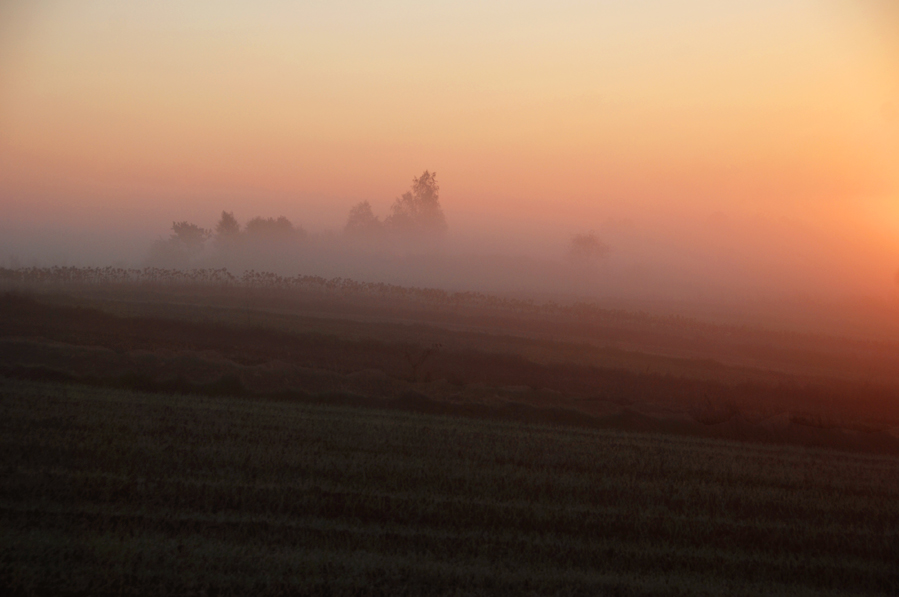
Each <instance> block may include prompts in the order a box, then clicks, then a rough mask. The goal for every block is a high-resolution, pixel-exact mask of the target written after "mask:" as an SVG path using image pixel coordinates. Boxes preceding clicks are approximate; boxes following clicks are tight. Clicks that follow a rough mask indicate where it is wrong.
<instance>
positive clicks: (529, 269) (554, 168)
mask: <svg viewBox="0 0 899 597" xmlns="http://www.w3.org/2000/svg"><path fill="white" fill-rule="evenodd" d="M0 22H2V25H0V265H2V266H4V267H29V266H49V265H78V266H106V265H115V266H124V267H142V266H145V265H151V264H156V265H165V266H170V267H201V268H202V267H228V268H229V269H232V270H235V273H239V272H240V270H242V269H245V268H254V269H266V270H271V271H274V272H277V273H282V274H291V275H293V274H297V273H303V274H309V275H319V276H325V277H349V278H353V279H356V280H360V281H381V282H389V283H394V284H400V285H412V286H433V287H438V288H444V289H447V290H479V291H486V292H492V293H501V294H502V293H506V294H516V295H528V296H534V297H539V298H543V299H546V300H574V299H575V298H578V299H580V298H589V299H590V300H594V301H599V302H601V303H603V304H607V305H610V306H615V307H622V308H630V309H647V310H653V311H665V312H678V313H686V314H690V315H691V316H697V317H706V318H715V317H726V318H730V319H736V320H738V321H740V320H747V321H764V322H768V323H770V324H772V325H786V326H803V327H811V328H815V327H816V326H818V327H821V328H822V329H823V328H825V327H826V328H828V329H835V328H838V327H839V326H843V325H849V323H847V322H851V321H864V322H867V323H864V326H867V327H865V329H868V330H874V331H877V330H881V331H883V330H886V329H889V330H893V329H894V327H892V326H895V325H899V324H897V323H896V322H897V321H899V316H897V309H899V194H897V189H899V33H897V32H899V12H897V10H896V5H895V3H892V2H886V1H880V0H865V1H863V2H853V3H849V2H844V1H843V0H807V1H806V0H803V1H800V0H787V1H780V2H774V1H773V0H772V1H768V0H765V1H761V2H749V1H738V2H731V3H727V5H722V4H721V3H716V2H710V1H707V0H683V1H681V2H661V1H655V0H645V1H641V2H636V3H635V2H610V3H603V5H602V6H593V5H591V4H589V3H581V2H564V3H561V4H559V3H548V2H536V1H535V2H527V3H515V4H514V5H513V4H510V3H506V2H501V1H495V2H486V3H477V4H475V3H471V4H469V3H445V2H435V3H428V4H427V5H426V6H425V5H421V6H420V5H418V4H417V3H410V2H401V1H393V2H385V3H379V4H378V5H377V6H374V5H370V4H368V3H362V2H355V1H347V2H342V3H330V4H325V3H322V4H318V3H304V4H303V5H302V6H288V5H287V4H285V3H280V2H274V1H267V2H261V3H254V4H250V3H241V2H228V3H219V2H196V3H192V4H191V5H190V6H187V5H184V4H183V3H177V2H170V1H161V2H158V3H153V4H152V5H149V4H143V3H122V2H110V1H106V0H92V1H90V2H71V1H66V0H55V1H54V0H46V1H36V2H20V1H11V2H6V3H3V4H2V6H0ZM423 22H426V23H430V24H431V25H430V26H429V27H426V28H422V27H421V26H420V24H421V23H423ZM425 171H428V172H435V171H436V172H437V173H438V181H439V185H440V191H439V202H440V206H441V210H442V213H443V214H444V216H445V224H446V226H445V229H444V230H442V231H440V233H439V234H421V235H419V236H418V237H417V238H408V235H406V236H407V237H406V238H399V236H403V235H396V234H381V235H380V236H379V235H375V237H374V238H360V237H359V235H353V234H348V233H347V231H346V226H347V219H348V216H349V214H350V212H351V210H353V209H354V208H355V207H357V206H359V205H360V204H364V203H367V204H368V206H369V209H370V212H371V214H373V215H374V216H375V217H377V218H379V219H380V220H381V221H386V220H387V219H388V218H389V217H390V216H391V214H392V209H393V206H394V205H395V202H396V201H397V199H398V198H400V199H401V198H402V196H403V194H404V193H406V192H409V191H410V189H411V185H412V182H413V177H419V176H421V174H422V172H425ZM223 212H227V213H231V214H233V216H234V218H235V220H236V223H237V225H238V228H239V230H243V231H245V230H246V226H247V225H248V223H250V222H252V221H254V220H255V219H257V218H260V219H261V220H259V221H262V222H263V223H264V222H268V221H269V219H271V220H272V221H273V222H275V223H276V222H277V221H278V219H279V218H284V219H285V220H286V221H287V222H289V225H290V227H291V229H292V230H293V232H292V233H291V232H289V231H288V233H287V236H289V237H291V238H290V239H289V240H284V239H282V240H281V241H278V242H269V241H264V240H261V239H262V238H263V237H265V236H266V235H265V234H261V235H257V236H258V238H257V240H256V241H253V242H247V243H244V244H243V245H242V246H241V248H240V249H239V250H237V249H234V248H233V247H232V248H231V249H225V248H224V247H223V245H222V244H221V243H216V238H215V236H214V235H210V237H209V238H208V239H206V240H205V242H203V243H202V246H200V247H198V248H197V249H196V250H191V251H189V252H188V253H187V254H182V255H178V254H177V251H176V252H175V253H174V254H173V253H171V252H168V253H167V252H166V247H168V248H171V246H170V245H167V244H166V243H169V241H170V240H171V237H172V234H173V233H174V231H173V228H172V227H173V224H174V223H188V224H192V225H195V226H197V227H198V228H199V229H202V230H208V231H210V232H213V231H214V230H215V228H216V226H217V225H218V224H219V223H220V219H221V216H222V213H223ZM264 227H265V226H264V225H263V228H264ZM251 228H252V226H251ZM272 229H273V230H275V229H277V225H273V227H272ZM284 230H287V228H286V227H285V228H284ZM413 236H414V235H413ZM285 238H286V237H285ZM578 238H580V239H595V241H596V243H598V244H597V245H596V247H601V250H597V251H595V252H594V253H592V254H591V255H588V256H587V257H584V256H582V257H581V258H578V257H577V256H576V253H577V250H576V247H575V245H576V244H577V241H576V239H578ZM250 245H253V246H250ZM587 253H590V251H587ZM859 325H862V324H859ZM864 326H863V327H864ZM884 326H886V327H884ZM884 333H886V332H884ZM890 333H892V332H890Z"/></svg>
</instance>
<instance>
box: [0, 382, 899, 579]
mask: <svg viewBox="0 0 899 597" xmlns="http://www.w3.org/2000/svg"><path fill="white" fill-rule="evenodd" d="M0 384H2V385H0V389H2V395H3V400H2V407H0V408H2V416H0V441H2V445H3V449H2V454H3V456H2V459H3V462H2V466H3V471H4V474H3V476H2V479H3V480H2V484H0V488H2V489H0V492H2V493H0V500H2V502H0V503H2V512H3V514H2V527H3V531H2V535H3V542H2V564H0V570H2V572H0V575H2V577H0V578H2V583H3V585H5V586H6V587H7V588H11V589H13V591H14V592H15V593H16V594H45V595H50V594H53V595H60V594H101V593H116V594H127V593H155V594H230V593H234V594H246V593H250V592H252V593H255V594H276V593H284V592H301V593H307V594H328V595H343V594H346V595H350V594H353V595H356V594H398V593H399V594H402V593H406V594H532V593H533V594H572V595H573V594H584V595H587V594H591V595H592V594H621V595H683V594H691V595H692V594H710V595H720V594H732V595H739V594H746V595H759V594H765V595H780V594H788V595H827V594H871V595H876V594H883V595H890V594H896V592H897V590H899V569H897V567H896V566H895V563H896V561H897V560H899V459H897V458H895V457H892V456H877V455H863V454H857V453H847V452H843V453H841V452H834V451H828V450H816V449H806V448H798V447H786V446H764V445H749V444H742V443H736V442H727V441H721V440H709V439H692V438H685V437H676V436H670V435H656V434H633V433H622V432H616V431H610V430H591V429H576V428H571V427H564V426H541V425H533V424H521V423H511V422H501V421H484V420H477V419H470V418H456V417H446V416H435V415H420V414H410V413H404V412H400V411H395V410H383V409H365V408H354V407H335V406H327V405H314V404H304V403H296V402H290V401H274V400H249V399H239V398H221V397H218V398H209V397H199V396H183V395H168V394H148V393H137V392H130V391H122V390H103V389H97V388H91V387H85V386H83V385H69V384H55V383H47V382H22V381H10V380H6V381H2V382H0Z"/></svg>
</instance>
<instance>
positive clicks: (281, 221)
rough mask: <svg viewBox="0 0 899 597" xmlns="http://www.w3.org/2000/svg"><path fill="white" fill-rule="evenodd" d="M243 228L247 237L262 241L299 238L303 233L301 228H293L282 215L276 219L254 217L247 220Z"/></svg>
mask: <svg viewBox="0 0 899 597" xmlns="http://www.w3.org/2000/svg"><path fill="white" fill-rule="evenodd" d="M244 230H245V232H246V235H247V237H248V238H251V239H254V240H263V241H289V240H299V239H300V238H302V237H303V235H304V234H305V232H304V231H303V229H302V228H294V226H293V224H291V223H290V220H288V219H287V218H285V217H284V216H280V217H278V219H275V218H261V217H255V218H253V219H252V220H250V221H249V222H247V225H246V226H245V227H244Z"/></svg>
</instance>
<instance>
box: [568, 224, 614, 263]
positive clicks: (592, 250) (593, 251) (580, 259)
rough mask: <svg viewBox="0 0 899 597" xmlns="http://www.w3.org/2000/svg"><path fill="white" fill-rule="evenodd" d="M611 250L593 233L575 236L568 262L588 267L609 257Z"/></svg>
mask: <svg viewBox="0 0 899 597" xmlns="http://www.w3.org/2000/svg"><path fill="white" fill-rule="evenodd" d="M610 250H611V249H610V248H609V245H607V244H606V243H604V242H602V241H601V240H599V239H598V238H597V237H596V234H594V233H593V232H587V233H586V234H575V235H574V236H572V237H571V242H570V243H569V245H568V260H569V261H570V262H571V263H573V264H576V265H588V264H591V263H595V262H597V261H599V260H600V259H602V258H603V257H605V256H606V255H608V254H609V251H610Z"/></svg>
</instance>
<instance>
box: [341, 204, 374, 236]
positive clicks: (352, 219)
mask: <svg viewBox="0 0 899 597" xmlns="http://www.w3.org/2000/svg"><path fill="white" fill-rule="evenodd" d="M382 228H383V224H382V223H381V220H379V219H378V216H376V215H375V213H374V212H373V211H372V209H371V203H369V202H368V201H363V202H362V203H359V204H357V205H354V206H353V207H352V208H351V209H350V215H349V216H348V217H347V219H346V226H345V227H344V232H346V233H347V234H351V235H353V236H373V235H375V234H377V233H378V232H380V231H381V229H382Z"/></svg>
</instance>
